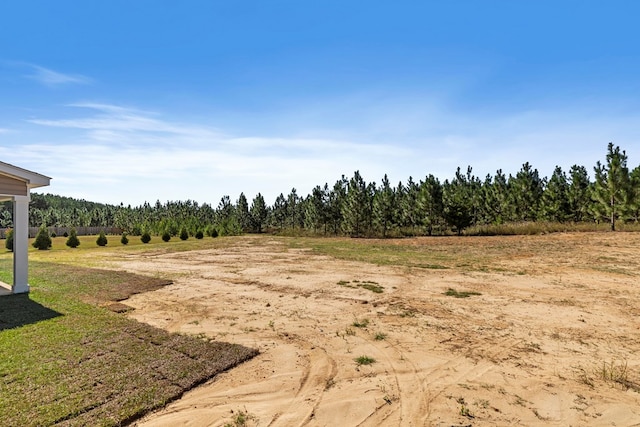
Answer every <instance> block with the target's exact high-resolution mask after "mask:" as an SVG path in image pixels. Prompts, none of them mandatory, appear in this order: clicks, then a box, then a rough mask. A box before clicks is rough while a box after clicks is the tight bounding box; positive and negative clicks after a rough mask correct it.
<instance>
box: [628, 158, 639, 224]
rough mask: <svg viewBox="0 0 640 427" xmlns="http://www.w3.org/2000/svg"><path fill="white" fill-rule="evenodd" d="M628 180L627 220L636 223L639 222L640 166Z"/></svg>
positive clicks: (632, 172)
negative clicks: (629, 193)
mask: <svg viewBox="0 0 640 427" xmlns="http://www.w3.org/2000/svg"><path fill="white" fill-rule="evenodd" d="M629 180H630V183H631V203H630V209H629V219H631V220H633V222H636V223H637V222H638V221H640V166H637V167H636V168H634V169H633V170H632V171H631V173H630V174H629Z"/></svg>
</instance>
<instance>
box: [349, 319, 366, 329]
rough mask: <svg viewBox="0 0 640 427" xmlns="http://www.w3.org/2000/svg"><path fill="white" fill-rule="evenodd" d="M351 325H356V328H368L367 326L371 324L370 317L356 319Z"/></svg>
mask: <svg viewBox="0 0 640 427" xmlns="http://www.w3.org/2000/svg"><path fill="white" fill-rule="evenodd" d="M351 325H352V326H355V327H356V328H366V327H367V326H369V319H362V320H359V319H356V320H354V321H353V323H352V324H351Z"/></svg>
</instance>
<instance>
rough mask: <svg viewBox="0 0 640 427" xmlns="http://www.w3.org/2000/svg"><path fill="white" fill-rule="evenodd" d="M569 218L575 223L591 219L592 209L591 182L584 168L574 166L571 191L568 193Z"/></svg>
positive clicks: (570, 175)
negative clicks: (590, 212)
mask: <svg viewBox="0 0 640 427" xmlns="http://www.w3.org/2000/svg"><path fill="white" fill-rule="evenodd" d="M567 202H568V203H569V216H570V219H571V220H572V221H574V222H581V221H586V220H588V219H589V211H590V209H591V204H592V201H591V182H590V181H589V175H588V174H587V169H586V168H585V167H584V166H578V165H573V166H571V170H570V171H569V190H568V192H567Z"/></svg>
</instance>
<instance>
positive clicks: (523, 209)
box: [509, 162, 544, 221]
mask: <svg viewBox="0 0 640 427" xmlns="http://www.w3.org/2000/svg"><path fill="white" fill-rule="evenodd" d="M509 189H510V191H511V201H512V204H513V209H514V211H515V219H516V220H517V221H535V220H536V219H537V218H538V212H539V209H540V202H541V201H542V192H543V190H544V180H543V179H540V176H539V175H538V170H537V169H532V168H531V165H530V164H529V162H526V163H525V164H523V165H522V169H520V171H519V172H518V173H517V174H516V176H515V178H513V177H509Z"/></svg>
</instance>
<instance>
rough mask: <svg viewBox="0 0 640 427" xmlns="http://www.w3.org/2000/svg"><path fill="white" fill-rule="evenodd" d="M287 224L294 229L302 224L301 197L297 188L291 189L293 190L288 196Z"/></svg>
mask: <svg viewBox="0 0 640 427" xmlns="http://www.w3.org/2000/svg"><path fill="white" fill-rule="evenodd" d="M285 211H286V213H287V219H286V223H287V225H288V226H289V227H290V228H292V229H293V230H295V229H296V226H298V225H300V218H301V215H300V197H298V192H297V190H296V189H295V188H292V189H291V192H290V193H289V195H288V196H287V204H286V209H285Z"/></svg>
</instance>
